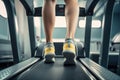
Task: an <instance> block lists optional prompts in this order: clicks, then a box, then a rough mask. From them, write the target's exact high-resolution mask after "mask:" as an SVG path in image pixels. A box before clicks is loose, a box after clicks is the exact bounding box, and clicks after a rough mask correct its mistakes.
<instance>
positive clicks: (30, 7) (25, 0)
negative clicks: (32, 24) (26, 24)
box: [20, 0, 34, 15]
mask: <svg viewBox="0 0 120 80" xmlns="http://www.w3.org/2000/svg"><path fill="white" fill-rule="evenodd" d="M20 2H21V3H22V4H23V6H24V8H25V10H26V14H27V15H33V14H34V4H33V0H20Z"/></svg>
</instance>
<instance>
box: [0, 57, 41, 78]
mask: <svg viewBox="0 0 120 80" xmlns="http://www.w3.org/2000/svg"><path fill="white" fill-rule="evenodd" d="M38 60H39V58H30V59H28V60H26V61H23V62H21V63H18V64H16V65H13V66H11V67H8V68H6V69H3V70H1V71H0V80H7V79H9V78H11V77H13V76H14V75H16V74H18V73H20V72H21V71H23V70H25V69H26V68H28V67H29V66H31V65H32V64H34V63H36V62H37V61H38Z"/></svg>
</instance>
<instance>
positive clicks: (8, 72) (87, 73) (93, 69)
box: [0, 43, 120, 80]
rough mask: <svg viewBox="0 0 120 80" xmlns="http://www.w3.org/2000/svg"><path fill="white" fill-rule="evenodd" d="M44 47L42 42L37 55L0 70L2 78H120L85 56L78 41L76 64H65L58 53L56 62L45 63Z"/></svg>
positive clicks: (31, 79)
mask: <svg viewBox="0 0 120 80" xmlns="http://www.w3.org/2000/svg"><path fill="white" fill-rule="evenodd" d="M43 47H44V43H41V44H40V46H39V47H38V48H37V50H36V53H35V57H33V58H30V59H28V60H26V61H23V62H21V63H18V64H16V65H13V66H11V67H8V68H6V69H4V70H2V71H0V80H120V76H118V75H116V74H114V73H112V72H110V71H109V70H107V69H105V68H103V67H101V66H100V65H98V64H96V63H95V62H94V61H92V60H90V59H89V58H85V57H84V56H83V54H82V53H80V50H83V47H82V45H81V44H78V43H77V47H79V48H81V49H78V48H76V52H77V53H78V54H77V57H76V59H75V62H76V65H74V66H64V64H63V63H64V60H65V58H64V57H63V56H62V55H56V57H55V60H56V61H55V63H52V64H46V63H44V58H43V57H42V51H43ZM61 47H62V46H61ZM56 51H57V49H56ZM78 56H79V57H78Z"/></svg>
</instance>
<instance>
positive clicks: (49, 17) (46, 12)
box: [42, 0, 56, 42]
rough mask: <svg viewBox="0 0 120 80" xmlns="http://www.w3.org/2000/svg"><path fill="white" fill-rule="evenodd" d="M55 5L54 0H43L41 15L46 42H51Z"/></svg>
mask: <svg viewBox="0 0 120 80" xmlns="http://www.w3.org/2000/svg"><path fill="white" fill-rule="evenodd" d="M55 5H56V0H44V6H43V10H42V15H43V21H44V28H45V34H46V42H53V41H52V33H53V28H54V24H55Z"/></svg>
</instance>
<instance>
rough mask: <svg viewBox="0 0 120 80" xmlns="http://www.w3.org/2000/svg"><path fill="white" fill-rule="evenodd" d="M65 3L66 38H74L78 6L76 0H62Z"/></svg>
mask: <svg viewBox="0 0 120 80" xmlns="http://www.w3.org/2000/svg"><path fill="white" fill-rule="evenodd" d="M64 1H65V3H66V8H65V17H66V26H67V33H66V38H72V39H74V34H75V31H76V26H77V22H78V15H79V6H78V0H64Z"/></svg>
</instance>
